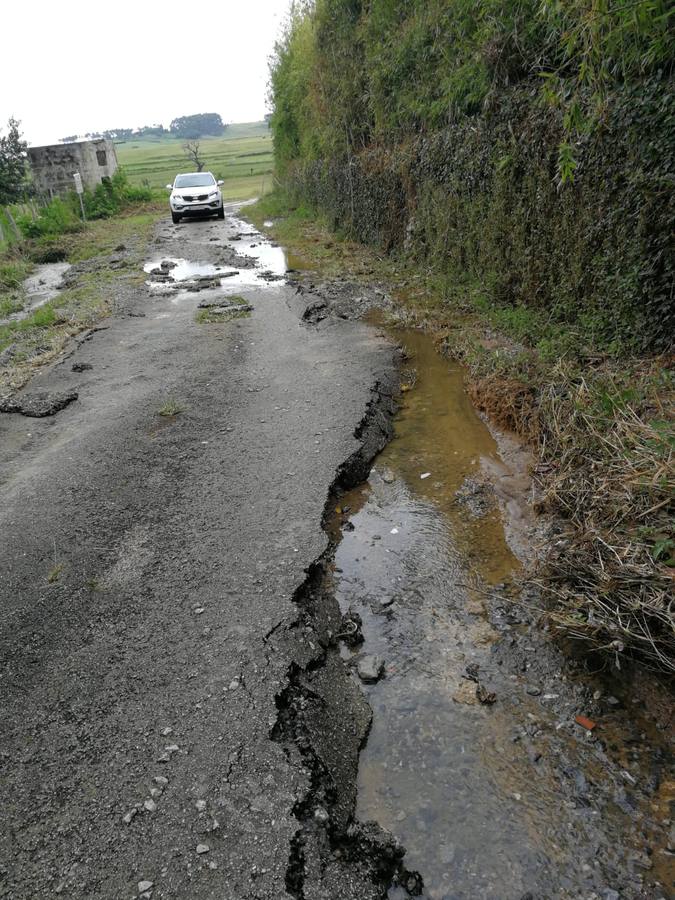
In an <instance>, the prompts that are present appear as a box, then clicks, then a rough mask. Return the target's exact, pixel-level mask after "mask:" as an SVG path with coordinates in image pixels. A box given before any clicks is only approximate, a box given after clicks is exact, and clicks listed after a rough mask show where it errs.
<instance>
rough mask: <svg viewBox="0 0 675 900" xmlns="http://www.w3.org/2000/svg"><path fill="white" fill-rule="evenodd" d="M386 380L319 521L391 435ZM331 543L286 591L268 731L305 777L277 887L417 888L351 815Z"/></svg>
mask: <svg viewBox="0 0 675 900" xmlns="http://www.w3.org/2000/svg"><path fill="white" fill-rule="evenodd" d="M393 387H394V386H393V385H384V384H381V383H379V382H378V383H376V385H375V386H374V388H373V391H372V397H371V400H370V401H369V403H368V405H367V408H366V412H365V415H364V417H363V419H362V421H361V422H360V423H359V425H358V427H357V429H356V430H355V437H356V439H357V440H358V442H359V445H358V447H357V449H356V450H355V452H354V453H353V454H352V455H351V456H350V457H349V458H348V459H347V460H346V461H345V462H344V463H342V465H340V467H339V468H338V470H337V472H336V475H335V478H334V481H333V483H332V485H331V488H330V491H329V494H328V499H327V501H326V505H325V508H324V514H323V519H322V525H323V527H324V529H327V523H328V519H329V517H330V515H331V513H332V512H333V510H334V508H335V505H336V503H337V500H338V498H339V497H340V495H341V494H342V493H344V492H345V491H347V490H350V489H352V488H354V487H356V486H357V485H359V484H361V483H362V482H363V481H365V480H366V479H367V477H368V474H369V472H370V467H371V464H372V461H373V460H374V458H375V457H376V456H377V454H378V453H379V452H380V451H381V450H382V449H383V448H384V447H385V446H386V444H387V443H388V442H389V441H390V440H391V438H392V436H393V424H392V423H393V417H394V414H395V412H396V402H395V399H394V390H393ZM336 547H337V542H336V541H334V540H331V542H330V544H329V546H328V548H327V550H326V551H325V552H324V553H323V554H322V555H321V556H320V557H319V558H318V559H317V560H315V562H314V563H312V565H311V566H310V567H309V568H308V569H307V577H306V579H305V581H304V582H303V583H302V584H301V585H300V587H299V588H298V589H297V591H296V592H295V595H294V597H293V601H294V603H295V605H296V607H297V609H298V613H299V614H298V617H297V619H296V620H295V621H294V622H292V623H288V624H287V626H286V632H287V633H293V634H294V635H295V638H296V640H297V637H298V636H300V637H301V644H300V646H299V648H298V650H297V652H296V658H295V660H294V661H293V662H292V663H291V665H290V667H289V670H288V674H287V683H286V686H285V687H284V688H283V690H281V691H280V692H279V694H278V695H277V698H276V704H277V710H278V713H277V719H276V722H275V723H274V725H273V727H272V730H271V732H270V737H271V739H272V740H274V741H276V742H277V743H279V744H280V745H281V746H282V747H283V748H284V751H285V753H286V756H287V758H288V759H289V761H290V762H291V764H292V765H295V766H296V767H297V768H298V769H299V770H300V771H301V772H302V773H303V774H304V775H305V778H306V787H305V789H304V791H303V793H302V795H301V796H300V797H299V798H298V799H297V801H296V803H295V805H294V807H293V814H294V816H295V818H296V819H297V821H298V828H297V830H296V832H295V834H294V836H293V838H292V840H291V847H290V853H289V858H288V865H287V869H286V890H287V891H288V893H289V894H290V896H291V897H293V898H295V900H312V897H315V896H319V895H321V896H331V897H332V898H334V900H342V898H344V900H348V898H350V900H353V898H355V897H359V900H380V898H385V897H386V895H387V892H388V890H389V888H390V887H391V886H392V885H398V886H400V888H402V889H403V890H405V891H406V892H407V893H408V894H409V895H411V896H417V895H419V894H420V893H421V890H422V879H421V877H420V875H419V874H418V873H416V872H409V871H408V870H407V869H406V868H405V866H404V864H403V858H404V855H405V850H404V848H403V847H402V846H401V845H400V844H399V843H398V842H397V841H396V839H395V838H394V837H393V836H392V835H391V834H389V833H388V832H386V831H384V830H383V829H382V828H380V826H379V825H377V824H376V823H373V822H368V823H362V822H359V821H357V820H356V818H355V808H356V776H357V768H358V757H359V753H360V751H361V749H362V747H363V745H364V744H365V741H366V739H367V736H368V731H369V728H370V722H371V717H372V713H371V710H370V707H369V706H368V703H367V701H366V699H365V696H364V695H363V693H362V691H361V689H360V688H359V686H358V685H357V684H356V682H355V681H354V679H353V678H351V676H350V675H349V674H348V672H347V670H346V667H345V666H344V663H343V661H342V659H341V658H340V654H339V634H340V630H341V620H342V616H341V612H340V608H339V605H338V603H337V600H336V598H335V596H334V594H333V593H332V590H331V588H330V584H329V578H328V572H329V568H330V564H331V562H332V560H333V558H334V555H335V550H336ZM282 624H283V623H277V625H275V626H274V628H273V629H271V631H270V632H269V633H268V635H267V638H269V637H270V636H271V635H272V634H273V633H274V632H276V631H277V630H278V629H279V628H280V626H281V625H282Z"/></svg>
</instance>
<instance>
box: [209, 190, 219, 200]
mask: <svg viewBox="0 0 675 900" xmlns="http://www.w3.org/2000/svg"><path fill="white" fill-rule="evenodd" d="M217 196H218V191H211V193H210V194H209V200H215V199H216V197H217Z"/></svg>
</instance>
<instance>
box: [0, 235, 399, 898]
mask: <svg viewBox="0 0 675 900" xmlns="http://www.w3.org/2000/svg"><path fill="white" fill-rule="evenodd" d="M240 228H241V223H240V222H238V221H233V220H231V219H226V220H225V221H224V222H217V221H209V222H192V223H187V224H183V225H181V226H179V227H177V228H176V227H173V226H171V225H169V224H166V223H162V224H161V226H160V227H159V229H158V235H157V238H156V249H157V252H158V253H160V254H163V255H166V256H172V255H173V256H178V257H185V258H189V259H193V260H201V261H204V262H205V263H210V262H218V261H222V260H223V255H224V254H225V255H226V256H227V255H228V254H229V256H228V259H230V258H231V254H232V251H231V248H229V249H228V246H227V239H228V236H230V235H231V236H233V237H236V235H237V234H238V232H239V229H240ZM236 246H237V252H241V244H240V243H239V242H238V243H237V245H236ZM232 280H233V281H234V279H232ZM124 290H126V291H127V294H125V295H124V296H122V297H120V298H118V303H117V305H118V308H119V314H118V315H115V316H113V317H112V318H111V319H109V320H108V321H107V322H106V323H105V326H106V327H104V328H101V329H98V330H97V331H96V332H95V333H93V334H92V335H91V336H90V339H88V340H83V341H80V342H79V343H78V345H77V347H76V349H75V351H74V352H73V353H71V354H70V355H69V356H68V357H67V358H65V359H63V360H62V361H61V362H60V363H57V364H56V365H54V366H52V367H51V368H50V369H49V370H48V371H46V372H44V373H43V374H40V375H38V376H36V377H35V378H34V379H33V382H32V383H31V384H29V385H28V386H27V387H26V388H25V389H24V391H22V392H21V393H20V395H19V396H17V397H15V398H14V408H13V409H12V412H13V413H14V414H12V415H2V416H0V443H1V444H2V447H3V453H2V462H1V464H0V528H1V529H2V535H3V541H2V544H1V546H0V571H2V613H1V616H2V618H1V636H0V640H1V643H2V648H1V655H2V669H1V670H0V675H1V677H2V695H3V700H4V704H3V706H4V716H3V725H2V745H1V750H2V788H1V794H0V796H1V800H2V808H3V820H4V827H3V830H2V837H1V838H0V897H3V898H15V900H18V898H22V900H28V898H42V897H52V896H55V895H56V896H58V895H61V896H64V897H68V898H85V897H86V898H95V897H101V898H133V897H137V896H143V897H153V898H160V897H172V898H188V897H189V898H191V900H192V898H194V900H198V898H207V897H214V898H216V897H217V898H219V900H247V898H260V900H262V898H270V900H272V898H274V900H280V898H283V897H295V898H306V900H313V898H326V900H329V898H330V900H339V898H345V900H347V898H354V900H356V898H359V900H369V898H373V900H374V898H376V897H381V896H384V894H385V893H386V888H385V887H384V885H385V884H386V883H388V882H389V881H390V880H391V878H392V877H395V875H396V872H397V871H398V872H400V873H401V875H402V877H403V878H404V879H408V881H409V882H410V883H409V887H410V888H411V889H415V886H416V881H415V876H414V875H408V874H407V873H405V872H404V871H403V870H402V869H401V868H400V856H401V852H402V851H401V850H400V849H399V848H398V847H397V846H395V845H394V844H393V843H392V841H391V840H390V839H388V838H387V836H386V835H384V834H383V833H382V832H380V831H379V830H378V829H376V828H375V827H370V826H369V827H360V826H354V824H353V822H352V814H353V809H354V797H355V769H356V761H357V755H358V750H359V746H360V744H361V742H362V741H363V739H364V736H365V734H366V732H367V729H368V725H369V714H370V713H369V708H368V706H367V704H366V702H365V700H364V699H363V696H362V694H361V693H360V691H359V690H358V688H357V687H356V684H355V682H354V681H353V680H352V679H350V678H349V677H348V676H347V675H346V674H345V669H344V666H343V663H342V662H341V660H340V658H339V654H338V653H337V651H336V650H335V647H334V643H335V640H334V637H333V635H334V634H335V629H336V622H338V618H337V616H338V611H337V609H330V608H324V606H323V605H322V604H317V603H316V599H317V597H316V594H317V591H318V590H319V589H320V582H321V578H320V572H321V562H320V561H321V558H322V555H324V554H325V553H326V551H327V548H328V539H327V536H326V533H325V532H324V530H323V528H322V518H323V514H324V507H325V504H326V500H327V497H328V494H329V491H330V489H331V485H333V484H334V482H336V483H337V484H339V485H341V486H343V487H350V486H353V484H354V483H355V481H356V480H358V479H359V478H361V477H362V476H363V473H364V471H367V468H368V463H369V461H370V458H372V456H373V455H374V454H375V453H376V452H377V451H378V450H379V449H381V448H382V446H383V445H384V443H385V442H386V440H387V437H388V428H389V420H390V415H391V411H392V401H391V394H392V386H393V385H394V384H395V383H396V374H395V373H396V364H395V363H396V361H395V355H394V352H393V349H392V346H391V345H390V344H388V343H387V342H386V341H385V340H384V339H383V338H382V337H381V336H379V335H378V334H377V333H376V332H375V331H374V330H372V329H370V328H368V327H367V326H366V325H364V324H362V323H360V322H358V321H352V320H348V319H343V318H340V319H339V320H337V319H329V320H328V321H324V322H322V323H321V324H320V325H318V326H312V325H308V324H306V323H304V322H303V321H302V315H303V312H304V310H305V308H306V303H305V302H303V300H302V298H301V297H298V296H297V295H296V293H295V291H294V290H293V289H292V288H290V287H289V286H287V285H285V284H284V283H282V282H280V281H274V280H270V281H268V282H265V281H261V282H260V283H259V284H250V285H244V286H241V285H239V286H238V287H237V293H239V294H241V295H242V296H243V298H244V299H245V301H246V302H247V303H248V304H250V306H251V307H252V308H253V311H252V312H250V314H248V313H247V315H246V316H243V315H242V316H241V317H240V318H236V319H233V320H230V321H223V322H203V323H199V322H198V321H196V318H195V315H196V312H197V308H198V304H199V303H200V301H201V300H203V298H202V296H201V295H200V293H198V292H194V293H191V292H185V294H184V295H183V294H174V295H167V294H164V293H161V292H157V293H155V294H153V293H152V292H151V291H149V290H145V289H142V290H135V291H134V290H133V289H132V288H131V287H126V288H124ZM49 395H53V396H55V397H61V398H63V397H66V396H67V397H69V398H70V400H69V402H68V405H65V404H64V405H63V407H62V408H60V410H59V411H57V410H56V409H54V410H53V411H51V410H49V411H47V412H46V413H45V416H44V417H42V418H27V417H26V416H27V415H30V413H29V412H28V413H27V412H23V413H22V410H30V409H31V403H32V401H31V398H32V397H34V398H38V399H39V402H40V404H41V406H40V409H43V408H45V409H46V408H47V407H46V406H45V404H47V406H48V400H49ZM75 395H76V396H77V399H75ZM56 406H59V407H61V404H60V403H57V404H56ZM160 411H161V412H162V413H163V414H161V415H160ZM50 412H53V413H54V414H50ZM17 413H18V414H17ZM308 570H309V571H310V575H309V576H308V575H307V574H306V573H307V571H308ZM296 601H297V602H296ZM405 883H408V882H407V881H406V882H405Z"/></svg>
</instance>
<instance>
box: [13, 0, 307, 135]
mask: <svg viewBox="0 0 675 900" xmlns="http://www.w3.org/2000/svg"><path fill="white" fill-rule="evenodd" d="M289 6H290V0H217V2H216V0H201V2H199V3H185V2H181V3H178V2H175V0H161V2H160V0H112V2H110V0H109V2H106V3H92V2H91V0H58V2H55V0H36V2H34V3H28V2H26V0H19V2H14V3H7V4H3V10H2V13H0V22H1V23H2V33H3V35H4V36H5V40H4V41H3V47H2V57H3V59H2V63H3V64H2V69H3V72H4V75H5V77H4V78H3V85H2V88H1V89H0V129H3V130H4V128H5V125H6V123H7V119H8V118H9V116H15V117H16V118H17V119H19V120H20V121H21V125H22V131H23V134H24V137H25V139H26V140H27V141H28V142H29V144H33V145H35V144H49V143H55V142H56V141H58V139H59V138H61V137H65V136H66V135H69V134H84V133H85V132H87V131H102V130H104V129H106V128H130V127H137V126H139V125H149V124H152V123H155V122H161V123H162V124H163V125H166V126H168V124H169V122H170V121H171V119H173V118H175V117H176V116H184V115H191V114H192V113H200V112H217V113H220V115H221V116H222V117H223V120H224V121H225V122H253V121H256V120H259V119H262V117H263V116H264V114H265V112H266V111H267V108H266V104H265V97H266V93H267V78H268V73H267V59H268V57H269V55H270V53H271V51H272V48H273V46H274V41H275V39H276V38H277V36H278V34H279V31H280V28H281V25H282V23H283V21H284V19H285V16H286V12H287V10H288V8H289ZM10 73H13V77H8V76H9V74H10Z"/></svg>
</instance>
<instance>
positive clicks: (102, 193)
mask: <svg viewBox="0 0 675 900" xmlns="http://www.w3.org/2000/svg"><path fill="white" fill-rule="evenodd" d="M149 200H152V191H151V190H150V189H149V188H143V187H134V186H132V185H130V184H129V180H128V178H127V176H126V173H125V171H124V169H122V168H119V169H117V171H116V172H115V173H114V175H113V176H112V178H104V179H103V181H102V182H101V184H98V185H97V186H96V188H95V190H94V191H85V194H84V208H85V212H86V214H87V218H89V219H108V218H110V216H114V215H115V214H116V213H118V212H120V210H122V209H123V208H124V207H125V206H127V205H129V204H131V203H143V202H146V201H149Z"/></svg>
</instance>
